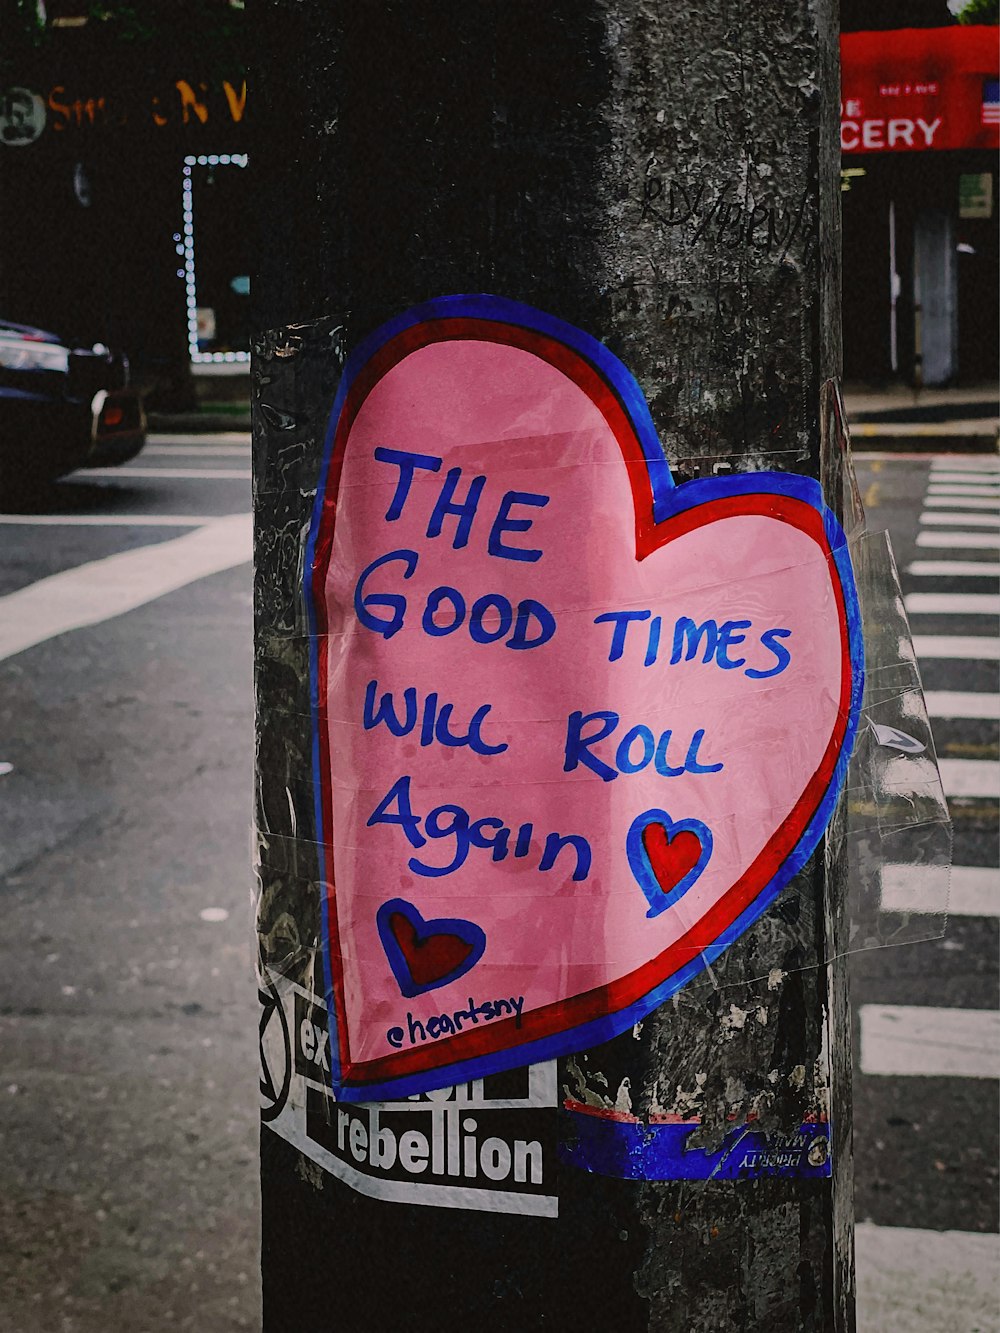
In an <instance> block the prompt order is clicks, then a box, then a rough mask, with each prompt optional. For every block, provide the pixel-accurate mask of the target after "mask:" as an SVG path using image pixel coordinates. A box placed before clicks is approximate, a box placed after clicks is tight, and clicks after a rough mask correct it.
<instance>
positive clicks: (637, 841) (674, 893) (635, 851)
mask: <svg viewBox="0 0 1000 1333" xmlns="http://www.w3.org/2000/svg"><path fill="white" fill-rule="evenodd" d="M650 824H662V825H663V827H664V828H665V829H666V831H667V842H668V843H669V842H670V841H671V839H672V838H673V836H674V834H675V833H693V834H694V835H695V837H696V838H697V839H698V841H699V842H700V843H701V856H699V857H698V860H697V861H696V862H695V864H694V865H693V866H692V867H691V869H690V870H689V871H688V872H687V874H686V875H684V877H683V878H682V879H679V880H678V881H677V883H676V884H675V885H674V886H673V888H671V889H668V890H666V891H664V889H663V887H662V886H661V884H660V881H659V880H658V879H657V878H656V875H655V874H654V873H653V867H652V865H650V861H649V856H648V854H647V852H646V848H645V845H644V844H643V841H642V835H643V833H645V831H646V829H647V828H648V827H649V825H650ZM625 851H626V852H627V853H628V863H629V867H630V869H631V871H632V874H633V875H634V876H635V877H636V880H637V881H638V884H639V888H640V889H642V891H643V893H644V894H645V895H646V899H647V901H648V903H649V911H648V912H647V913H646V915H647V916H649V917H653V916H659V915H660V913H661V912H665V911H666V910H667V909H668V908H669V907H673V905H674V903H676V902H678V901H679V900H680V899H681V898H683V897H684V895H685V893H687V891H688V889H689V888H690V887H691V886H692V884H694V882H695V880H696V879H697V878H698V877H699V875H700V874H701V872H702V871H703V870H704V869H705V867H706V866H707V865H708V859H709V857H710V856H711V855H712V830H711V829H710V828H709V827H708V825H707V824H703V823H702V822H701V820H700V819H671V818H670V816H669V815H668V814H667V812H666V810H644V811H643V812H642V814H641V815H636V817H635V819H633V820H632V823H631V824H630V825H629V830H628V834H627V835H626V838H625Z"/></svg>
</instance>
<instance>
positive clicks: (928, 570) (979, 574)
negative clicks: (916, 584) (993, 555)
mask: <svg viewBox="0 0 1000 1333" xmlns="http://www.w3.org/2000/svg"><path fill="white" fill-rule="evenodd" d="M906 572H907V574H912V575H914V577H915V578H918V579H1000V564H995V563H994V562H993V561H992V560H912V561H911V562H910V563H909V564H908V565H907V566H906Z"/></svg>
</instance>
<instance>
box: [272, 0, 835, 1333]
mask: <svg viewBox="0 0 1000 1333" xmlns="http://www.w3.org/2000/svg"><path fill="white" fill-rule="evenodd" d="M418 9H419V11H420V12H418V10H417V9H414V7H413V6H412V5H409V4H407V5H403V4H393V3H384V4H377V5H365V6H353V7H349V9H348V10H347V11H345V10H344V9H341V10H338V11H336V12H333V13H332V12H331V11H330V9H329V7H328V6H325V5H322V4H319V3H313V2H312V0H307V2H305V3H300V4H295V5H292V4H290V3H273V4H271V5H270V6H265V8H264V12H263V14H262V15H261V20H260V23H259V24H258V37H259V40H260V43H261V45H260V56H259V58H258V61H257V62H256V63H257V71H256V74H255V79H254V86H255V108H254V115H255V116H256V117H258V118H259V120H258V126H257V130H258V134H259V135H260V139H261V142H260V146H259V148H258V149H257V150H256V152H255V157H254V164H253V165H254V169H255V176H256V178H257V179H258V180H259V181H260V182H261V191H262V194H261V200H260V204H261V208H260V217H259V224H258V225H259V227H260V236H261V243H260V245H259V254H260V257H261V258H260V264H259V268H260V272H259V274H258V275H257V277H256V278H255V286H254V300H255V303H256V306H257V325H258V328H260V329H262V330H263V329H273V330H278V331H277V332H275V333H269V334H263V333H262V334H261V335H260V336H259V338H258V344H257V355H256V362H255V370H254V411H255V494H256V500H255V503H256V513H257V543H258V545H257V625H258V636H257V644H258V677H257V683H258V709H259V740H258V768H259V784H258V824H259V829H260V833H259V838H258V843H259V882H260V897H259V903H258V909H259V927H260V936H261V955H262V961H263V963H264V964H265V965H266V966H267V967H268V968H269V969H270V970H271V972H272V973H277V974H278V975H279V976H282V977H287V978H289V979H290V981H291V983H292V984H293V985H296V986H299V987H300V988H302V989H303V990H304V991H305V992H307V993H308V992H309V991H313V992H315V991H316V989H317V987H316V985H315V984H314V966H315V959H316V950H317V947H318V944H319V939H320V929H319V927H320V917H319V911H320V893H319V886H320V884H321V881H322V874H321V871H320V866H319V861H318V857H317V854H316V849H315V847H314V846H313V845H312V841H311V839H312V838H313V837H314V833H313V832H312V831H311V830H310V829H309V827H307V826H306V825H307V815H308V812H309V811H310V810H311V809H312V791H311V763H310V753H309V726H308V715H309V692H308V686H307V679H308V641H307V637H306V634H305V632H304V624H305V622H304V618H303V614H302V607H301V603H300V599H299V597H298V592H297V590H298V588H299V587H300V586H301V551H302V542H303V533H304V532H305V530H306V527H307V525H308V519H309V512H310V508H311V503H312V496H313V491H314V488H315V486H316V484H317V479H318V471H319V463H320V457H321V449H322V439H323V433H324V430H325V427H326V424H327V420H326V419H327V416H328V413H329V410H330V406H331V404H332V402H333V398H334V395H335V393H336V388H337V382H338V378H339V373H340V369H341V367H342V365H343V361H344V359H345V358H346V356H347V355H348V354H349V353H350V351H351V350H352V349H353V348H354V347H355V346H357V345H358V343H359V342H360V340H361V339H362V338H363V337H365V336H366V335H367V334H369V333H370V332H371V331H372V330H373V329H375V328H376V327H377V326H378V325H380V324H381V323H383V322H385V320H386V319H388V318H390V317H392V316H393V315H395V314H397V313H398V312H399V311H400V310H403V309H406V308H407V307H408V306H411V305H414V304H416V303H418V302H420V301H422V300H425V299H427V298H429V297H432V296H436V295H439V294H440V293H442V292H458V291H484V290H485V291H495V292H500V293H502V294H503V295H505V296H508V297H510V298H512V299H515V300H519V301H524V302H528V303H530V304H531V305H533V306H536V307H540V308H542V309H544V310H547V311H550V312H552V313H553V314H555V315H557V316H558V317H559V318H561V319H564V320H567V321H569V322H571V323H573V324H575V325H577V326H579V327H582V328H585V329H586V330H587V331H588V332H590V333H591V334H593V335H594V336H596V337H598V338H600V339H601V340H602V341H603V342H604V343H605V344H606V345H607V347H608V348H609V349H610V350H611V351H612V352H614V353H615V355H616V356H618V357H619V358H620V359H621V360H622V361H623V362H625V364H626V365H627V366H628V367H629V369H630V370H631V371H632V372H633V373H634V374H635V375H636V378H637V379H638V381H639V383H640V385H641V387H642V390H643V392H644V394H645V396H646V399H647V401H648V403H649V405H650V409H651V412H652V416H653V421H654V424H655V427H656V431H657V433H658V435H659V438H660V439H661V440H662V442H663V444H664V447H665V450H666V453H667V456H668V460H669V462H670V465H671V467H672V469H673V471H674V474H675V476H676V477H677V478H679V479H684V478H691V479H693V478H696V477H707V476H713V475H716V476H718V475H725V474H727V473H729V472H733V473H737V472H746V471H760V470H776V471H782V472H789V473H794V474H799V475H802V476H818V475H820V471H821V450H822V441H821V428H820V422H821V410H820V409H821V390H822V386H823V384H824V381H826V380H827V379H828V378H830V377H831V376H835V375H836V373H837V370H838V367H839V317H838V306H837V300H838V295H837V294H838V289H839V272H838V236H837V231H838V227H837V221H836V218H837V208H838V206H839V195H838V194H837V189H838V179H837V174H836V173H837V165H838V157H837V139H836V132H837V95H836V88H837V77H836V30H835V24H834V17H833V15H832V14H831V13H830V12H829V11H828V9H827V6H826V4H825V3H819V0H816V2H815V3H809V0H776V2H775V3H773V4H769V5H765V6H746V5H742V6H740V5H736V4H732V3H725V2H724V0H717V3H714V4H711V5H709V4H699V5H692V6H684V7H682V8H680V9H676V8H675V9H673V10H671V11H670V13H669V15H667V14H665V13H664V11H663V7H662V6H660V5H654V4H650V3H640V2H639V0H622V2H621V3H615V4H612V3H610V2H609V0H604V2H601V3H598V2H595V3H590V4H578V3H570V2H569V0H565V3H563V2H562V0H559V3H555V4H552V5H546V6H541V7H538V6H531V7H529V6H523V7H522V6H519V5H509V4H499V3H496V4H494V3H484V4H482V5H475V6H468V5H459V4H451V3H437V4H435V5H434V6H433V7H429V8H428V9H427V10H426V11H424V10H423V8H422V7H418ZM265 123H266V129H265ZM827 463H828V460H827ZM824 482H825V484H826V486H827V495H828V499H830V500H831V502H833V499H834V496H835V494H836V489H835V487H836V484H837V478H836V477H835V475H833V473H832V472H831V471H830V470H829V466H828V467H827V474H826V475H824ZM835 835H836V826H835V828H834V836H833V837H831V838H830V840H829V845H830V846H831V848H832V847H833V846H835V845H837V838H836V836H835ZM827 861H829V864H827ZM842 896H843V877H842V870H841V868H840V866H839V865H838V864H837V862H836V859H835V858H834V857H833V855H832V852H831V854H830V855H829V856H824V854H823V853H822V852H818V853H817V854H816V855H815V856H814V857H813V859H812V861H811V862H810V864H809V865H808V866H806V867H805V869H804V870H803V871H802V872H801V873H800V874H799V875H798V876H797V877H796V878H795V880H794V881H793V882H792V883H791V884H790V885H789V886H788V888H786V889H785V890H784V892H783V893H782V894H781V896H780V897H779V898H778V899H777V900H776V902H775V903H774V904H773V905H772V906H771V908H770V909H769V910H768V911H767V912H766V913H765V915H764V916H762V917H761V918H760V919H759V920H758V922H757V923H756V924H755V925H754V926H753V927H752V928H751V929H750V930H749V931H748V932H747V934H746V935H744V936H743V938H742V939H741V940H740V941H739V942H738V943H736V944H735V945H733V946H732V947H731V948H730V949H729V950H728V952H726V953H725V954H723V955H722V957H721V958H719V959H717V960H715V961H714V962H713V963H712V964H711V965H710V966H709V967H708V968H707V969H706V971H705V973H704V975H703V976H702V978H701V979H700V981H699V983H698V984H697V985H693V986H689V987H687V988H686V989H684V990H682V991H680V992H678V993H677V994H675V995H674V996H673V997H672V998H671V999H670V1000H668V1001H667V1002H666V1004H665V1005H664V1006H663V1008H662V1009H660V1010H657V1011H654V1012H653V1013H652V1014H649V1015H648V1016H646V1017H645V1018H644V1019H643V1020H642V1022H641V1023H637V1024H636V1025H635V1027H634V1028H632V1029H630V1030H629V1031H627V1032H625V1033H623V1034H622V1035H621V1036H619V1037H616V1038H614V1040H612V1041H610V1042H608V1043H606V1044H605V1045H603V1046H600V1047H596V1048H592V1049H590V1050H588V1051H586V1052H582V1053H578V1054H576V1055H570V1056H565V1057H563V1058H562V1059H560V1061H559V1065H558V1070H557V1074H556V1082H557V1090H558V1091H557V1095H558V1098H559V1100H560V1101H561V1102H562V1103H563V1104H564V1106H566V1107H567V1109H564V1110H563V1111H561V1112H560V1111H557V1110H556V1109H555V1108H552V1109H551V1112H550V1114H551V1116H552V1117H553V1118H555V1119H556V1122H557V1130H556V1134H555V1138H556V1139H557V1140H558V1142H559V1149H558V1156H559V1162H560V1165H559V1171H558V1177H557V1183H556V1187H555V1192H556V1194H557V1195H558V1201H559V1208H558V1217H557V1218H552V1217H517V1218H515V1219H511V1218H510V1217H506V1218H505V1217H503V1216H502V1215H498V1214H493V1213H489V1212H480V1213H475V1214H473V1213H465V1214H463V1213H462V1212H461V1211H455V1210H444V1209H433V1208H426V1207H420V1208H418V1207H408V1206H406V1205H400V1204H390V1203H384V1202H383V1203H379V1202H378V1201H377V1200H374V1199H370V1198H365V1197H362V1196H360V1195H358V1194H356V1193H354V1192H353V1191H351V1190H350V1189H348V1188H347V1187H345V1186H344V1185H343V1184H342V1183H341V1182H340V1181H339V1180H338V1179H337V1178H336V1177H335V1176H333V1175H331V1174H329V1173H328V1172H325V1171H324V1170H323V1169H322V1168H317V1166H316V1160H317V1159H316V1157H315V1156H314V1157H313V1158H312V1159H311V1160H310V1158H309V1156H308V1155H307V1154H305V1153H303V1152H302V1151H300V1150H299V1149H298V1148H296V1147H295V1146H293V1144H292V1143H291V1142H289V1140H288V1139H287V1138H281V1137H279V1136H278V1135H277V1134H275V1133H274V1132H272V1130H271V1129H270V1128H268V1126H265V1128H264V1130H263V1140H262V1143H263V1187H264V1218H265V1251H264V1268H265V1272H264V1277H265V1326H266V1328H267V1329H268V1330H270V1331H271V1333H273V1331H274V1330H278V1329H282V1328H285V1327H289V1328H291V1327H297V1326H301V1323H302V1320H303V1319H306V1318H313V1319H317V1318H333V1317H335V1316H337V1317H338V1318H339V1321H340V1323H341V1326H343V1327H348V1328H359V1329H360V1328H364V1327H369V1328H373V1327H391V1326H402V1324H403V1323H404V1322H405V1321H406V1319H407V1318H408V1320H409V1324H410V1326H412V1327H424V1326H428V1327H429V1326H431V1324H432V1323H433V1324H434V1325H435V1326H441V1325H442V1324H444V1325H445V1326H448V1325H449V1324H450V1323H457V1322H462V1323H469V1324H472V1323H473V1322H475V1323H476V1324H477V1325H478V1326H480V1327H481V1328H484V1329H488V1328H492V1329H508V1328H509V1329H525V1328H533V1327H569V1326H573V1325H574V1324H575V1323H576V1322H577V1321H580V1320H582V1319H583V1318H587V1319H588V1320H592V1321H597V1322H599V1321H600V1320H601V1319H602V1318H603V1319H604V1321H605V1323H606V1324H607V1325H608V1326H610V1327H626V1326H627V1327H630V1328H632V1327H635V1328H649V1329H676V1330H678V1331H679V1333H680V1330H684V1333H688V1330H699V1331H700V1330H706V1333H707V1330H713V1333H714V1330H717V1329H719V1328H722V1327H737V1328H742V1329H745V1330H751V1329H761V1330H763V1329H767V1330H768V1331H769V1333H773V1331H775V1330H785V1329H787V1330H800V1329H824V1330H825V1329H831V1330H833V1329H836V1330H843V1329H848V1328H851V1327H853V1289H852V1288H853V1281H852V1265H851V1233H850V1210H851V1190H852V1179H851V1168H850V1104H849V1069H850V1064H849V1049H848V1037H849V1024H848V1017H847V1008H846V994H845V992H844V989H843V978H842V975H841V970H840V967H839V965H836V964H834V965H830V966H827V960H828V959H830V958H833V957H835V956H836V954H837V953H838V952H839V948H838V943H839V931H840V929H841V926H840V924H839V914H840V911H841V905H842ZM262 993H263V992H262ZM270 1003H271V1001H270V1000H269V1004H270ZM262 1049H263V1048H262ZM583 1116H586V1117H589V1118H588V1119H587V1121H586V1129H587V1131H588V1132H589V1131H590V1130H592V1129H593V1124H592V1123H591V1122H594V1123H598V1124H599V1123H600V1122H601V1120H602V1118H603V1119H605V1120H607V1121H612V1120H613V1119H614V1118H617V1123H619V1124H623V1125H627V1126H635V1127H636V1129H635V1130H634V1131H633V1130H631V1129H630V1130H628V1133H630V1134H632V1133H634V1134H635V1136H636V1140H637V1142H638V1141H641V1140H643V1139H644V1137H645V1138H646V1139H649V1134H648V1131H649V1130H650V1129H651V1128H652V1129H654V1130H655V1133H656V1135H658V1136H659V1137H658V1138H657V1143H660V1142H661V1140H662V1142H664V1143H665V1142H666V1138H667V1136H664V1135H662V1134H661V1133H660V1130H661V1127H673V1129H671V1130H670V1134H671V1135H672V1136H673V1138H677V1130H676V1127H677V1126H683V1130H682V1135H681V1143H682V1146H681V1149H680V1151H681V1154H682V1158H683V1156H684V1155H685V1154H691V1155H694V1156H697V1157H698V1158H699V1159H705V1160H712V1161H717V1160H721V1159H724V1160H727V1161H728V1160H730V1157H731V1154H729V1156H727V1150H728V1149H729V1148H730V1147H731V1146H732V1145H733V1144H737V1143H742V1144H743V1145H744V1148H743V1152H742V1156H741V1158H740V1160H741V1161H742V1160H743V1159H744V1158H749V1156H750V1155H752V1154H754V1155H755V1156H754V1166H757V1165H759V1164H760V1163H762V1162H763V1163H765V1164H767V1163H771V1164H773V1165H774V1167H775V1172H776V1173H775V1174H773V1175H769V1176H765V1177H763V1178H757V1179H723V1178H721V1176H722V1175H723V1170H722V1169H720V1170H719V1171H717V1172H716V1178H715V1179H695V1180H672V1181H643V1180H639V1179H628V1178H623V1175H622V1173H621V1172H619V1173H617V1175H616V1173H615V1172H609V1173H607V1174H605V1175H601V1174H594V1173H593V1172H589V1171H583V1170H580V1169H578V1167H577V1166H576V1165H574V1151H575V1147H576V1145H577V1144H578V1143H579V1133H580V1118H581V1117H583ZM824 1124H830V1125H831V1126H832V1155H831V1158H830V1161H832V1175H826V1174H825V1172H826V1171H827V1170H829V1169H830V1168H829V1163H828V1162H827V1161H825V1160H820V1159H821V1157H822V1156H823V1153H824V1152H831V1149H829V1148H828V1147H825V1146H824V1145H825V1144H827V1143H828V1142H830V1141H829V1140H828V1139H827V1138H826V1135H825V1134H824V1133H819V1132H817V1133H816V1134H811V1133H810V1131H809V1127H810V1126H820V1125H824ZM643 1127H646V1128H645V1131H644V1130H643ZM520 1137H521V1138H522V1139H523V1140H524V1141H527V1139H526V1136H520ZM334 1147H335V1148H336V1144H335V1143H334ZM657 1150H658V1149H657ZM672 1150H673V1149H671V1151H672ZM643 1151H644V1152H647V1153H648V1152H649V1151H651V1150H650V1148H649V1145H648V1143H645V1144H644V1147H643ZM795 1154H798V1158H797V1159H796V1160H798V1161H801V1162H802V1163H804V1164H805V1166H806V1167H807V1168H808V1167H811V1168H812V1169H813V1171H814V1172H815V1174H814V1175H812V1176H811V1177H810V1174H809V1172H808V1171H803V1172H801V1173H800V1174H799V1175H798V1178H793V1179H789V1178H787V1177H786V1176H784V1175H782V1174H780V1170H781V1168H782V1164H783V1163H784V1164H787V1162H788V1161H789V1160H791V1158H790V1156H789V1155H791V1156H794V1155H795ZM749 1169H750V1167H747V1170H749ZM441 1293H446V1300H447V1307H446V1308H444V1309H443V1308H442V1306H441V1304H440V1300H441Z"/></svg>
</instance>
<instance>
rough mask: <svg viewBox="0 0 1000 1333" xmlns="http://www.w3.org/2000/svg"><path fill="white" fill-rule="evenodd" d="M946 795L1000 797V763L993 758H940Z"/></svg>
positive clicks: (942, 781)
mask: <svg viewBox="0 0 1000 1333" xmlns="http://www.w3.org/2000/svg"><path fill="white" fill-rule="evenodd" d="M938 767H939V768H940V770H941V785H942V786H943V787H944V794H945V796H966V797H987V798H991V797H994V796H995V797H997V798H1000V763H997V761H996V760H993V759H939V760H938Z"/></svg>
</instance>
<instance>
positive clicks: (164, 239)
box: [0, 22, 251, 398]
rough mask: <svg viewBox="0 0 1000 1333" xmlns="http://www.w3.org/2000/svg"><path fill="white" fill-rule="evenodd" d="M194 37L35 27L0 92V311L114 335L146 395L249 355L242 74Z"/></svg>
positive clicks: (166, 391)
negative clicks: (131, 39) (175, 39)
mask: <svg viewBox="0 0 1000 1333" xmlns="http://www.w3.org/2000/svg"><path fill="white" fill-rule="evenodd" d="M196 39H197V34H189V35H188V40H187V41H186V42H183V43H180V44H178V43H172V42H168V41H166V40H162V41H157V40H155V38H154V39H151V40H149V41H147V42H145V43H142V44H139V45H136V44H135V43H132V44H128V43H126V42H123V41H121V40H119V39H118V38H117V37H116V35H115V34H114V33H108V32H107V31H106V30H102V29H101V27H100V25H97V24H95V23H93V22H91V23H88V24H86V25H81V26H79V27H70V28H67V29H62V30H56V31H52V32H47V33H45V35H44V40H40V41H38V43H37V44H36V45H34V46H32V47H30V48H27V49H22V50H21V51H20V52H19V53H18V59H17V62H16V68H15V67H14V62H13V61H11V60H10V59H9V58H8V60H6V61H5V66H6V67H5V69H4V71H3V72H4V81H3V84H2V92H0V223H2V227H3V235H4V236H5V238H6V244H5V246H4V254H3V256H2V258H0V316H2V317H6V318H8V319H12V320H16V321H19V322H21V323H27V324H35V325H39V326H41V327H44V328H52V329H54V330H55V331H56V332H58V333H61V334H63V335H65V336H68V337H71V338H74V339H77V340H79V341H81V342H87V341H101V342H106V343H108V344H110V345H114V346H118V347H121V348H123V349H124V350H126V351H127V352H128V354H129V356H130V357H131V359H132V363H133V367H134V369H135V372H136V377H137V378H138V379H139V380H140V381H141V382H142V383H143V384H144V385H145V386H146V387H147V388H148V389H149V390H150V391H151V392H152V394H153V395H154V397H155V396H156V395H157V394H159V395H160V396H163V397H164V398H169V397H170V395H171V393H173V394H175V395H176V394H178V393H182V392H183V387H182V386H184V385H185V384H188V385H189V384H190V371H191V370H192V369H194V370H195V371H196V372H198V371H204V372H208V373H211V372H212V371H221V372H225V371H227V370H233V369H244V370H245V369H246V365H245V363H246V362H247V361H248V359H249V319H248V305H249V294H248V293H249V277H250V270H251V262H250V254H249V242H248V239H247V235H248V227H247V225H246V218H247V213H248V208H249V203H248V191H247V172H246V170H245V168H246V165H247V161H248V156H247V147H248V145H247V126H246V119H245V116H246V99H247V89H246V81H245V77H244V74H243V72H242V69H241V67H240V65H239V63H238V62H237V61H235V60H232V59H229V58H228V57H227V54H226V52H225V51H222V52H221V53H220V52H219V51H218V50H214V51H213V50H212V49H211V46H210V44H207V43H206V44H205V46H204V47H203V48H202V49H199V45H198V42H197V40H196Z"/></svg>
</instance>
